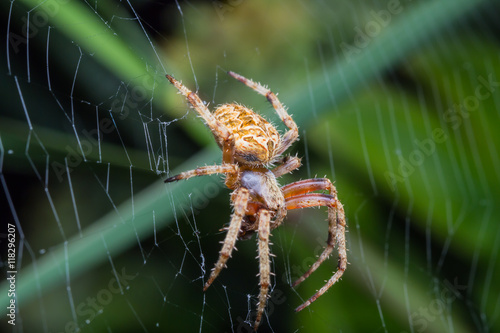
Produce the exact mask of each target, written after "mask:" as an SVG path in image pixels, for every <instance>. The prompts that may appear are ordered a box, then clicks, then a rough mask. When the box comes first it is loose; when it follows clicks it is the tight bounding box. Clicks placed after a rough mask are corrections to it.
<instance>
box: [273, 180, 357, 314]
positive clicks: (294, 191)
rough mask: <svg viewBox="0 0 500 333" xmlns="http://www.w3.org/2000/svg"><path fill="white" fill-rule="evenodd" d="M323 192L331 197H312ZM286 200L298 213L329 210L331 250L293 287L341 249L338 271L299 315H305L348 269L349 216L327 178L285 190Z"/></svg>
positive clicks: (298, 183)
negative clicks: (335, 249) (299, 209)
mask: <svg viewBox="0 0 500 333" xmlns="http://www.w3.org/2000/svg"><path fill="white" fill-rule="evenodd" d="M319 190H328V191H329V193H330V194H322V193H310V192H314V191H319ZM282 191H283V194H284V196H285V202H286V207H287V209H289V210H290V209H297V208H306V207H317V206H327V207H328V221H329V224H328V240H327V246H326V248H325V249H324V251H323V253H322V254H321V255H320V256H319V258H318V260H317V261H316V262H315V263H314V264H313V265H311V267H310V268H309V270H308V271H307V272H306V273H304V274H303V275H302V276H301V277H300V278H299V279H297V281H295V282H294V283H293V285H292V286H294V287H295V286H297V285H298V284H299V283H301V282H302V281H304V280H305V279H306V278H307V277H309V275H311V274H312V273H313V272H314V271H315V270H316V269H317V268H318V267H319V266H320V265H321V263H323V261H325V260H326V259H327V258H328V257H329V256H330V254H331V252H332V250H333V248H334V247H335V241H336V242H337V244H338V249H339V261H338V270H337V271H336V272H335V274H334V275H333V276H332V277H331V278H330V280H329V281H328V282H327V283H326V284H325V286H323V287H322V288H321V289H320V290H319V291H318V292H317V293H316V294H314V295H313V296H312V297H311V298H310V299H309V300H307V301H306V302H305V303H304V304H302V305H301V306H299V307H298V308H297V309H295V311H301V310H303V309H304V308H306V307H307V306H309V304H311V303H312V302H314V301H315V300H316V299H317V298H318V297H319V296H321V295H322V294H323V293H325V292H326V291H327V290H328V288H330V287H331V286H332V285H333V284H334V283H335V282H337V281H338V280H339V279H340V277H341V276H342V274H344V271H345V269H346V266H347V250H346V244H345V228H346V221H345V213H344V207H343V205H342V203H340V201H339V200H338V198H337V191H336V189H335V187H334V186H333V184H332V183H331V181H330V180H329V179H327V178H316V179H306V180H302V181H298V182H295V183H292V184H289V185H286V186H283V188H282Z"/></svg>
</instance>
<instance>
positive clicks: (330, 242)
mask: <svg viewBox="0 0 500 333" xmlns="http://www.w3.org/2000/svg"><path fill="white" fill-rule="evenodd" d="M281 190H282V191H283V195H284V196H285V200H287V199H288V198H290V199H291V198H293V197H294V196H298V195H301V194H306V193H309V192H313V191H319V190H328V191H329V194H330V196H331V197H332V198H336V196H337V190H336V189H335V186H333V184H332V182H331V181H330V180H329V179H328V178H313V179H306V180H301V181H298V182H294V183H291V184H288V185H285V186H283V187H282V188H281ZM290 199H289V200H290ZM337 223H338V216H337V209H336V208H335V207H330V206H329V207H328V239H327V241H326V244H327V246H326V247H325V249H324V250H323V253H321V255H320V256H319V258H318V260H317V261H316V262H315V263H314V264H313V265H311V267H310V268H309V270H308V271H307V272H306V273H304V274H303V275H302V276H301V277H300V278H299V279H297V281H295V282H294V283H293V284H292V287H295V286H297V285H298V284H299V283H301V282H303V281H304V280H305V279H307V278H308V277H309V275H311V274H312V273H313V272H314V271H315V270H316V269H317V268H318V267H319V266H320V265H321V264H322V263H323V261H325V260H326V259H328V257H329V256H330V254H331V253H332V251H333V248H334V247H335V237H334V235H335V233H336V230H337Z"/></svg>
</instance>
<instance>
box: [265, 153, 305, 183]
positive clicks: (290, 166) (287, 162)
mask: <svg viewBox="0 0 500 333" xmlns="http://www.w3.org/2000/svg"><path fill="white" fill-rule="evenodd" d="M300 160H301V159H300V158H298V157H297V156H285V157H283V159H282V160H281V161H280V162H279V163H280V164H281V165H278V166H277V167H276V168H274V169H273V170H271V171H272V173H273V174H274V176H275V177H276V178H278V177H281V176H283V175H284V174H287V173H289V172H292V171H293V170H295V169H297V168H298V167H300V166H301V163H300Z"/></svg>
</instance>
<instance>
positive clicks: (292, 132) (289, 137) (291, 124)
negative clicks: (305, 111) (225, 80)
mask: <svg viewBox="0 0 500 333" xmlns="http://www.w3.org/2000/svg"><path fill="white" fill-rule="evenodd" d="M227 73H228V74H229V75H230V76H232V77H233V78H235V79H236V80H238V81H240V82H242V83H244V84H245V85H246V86H247V87H250V88H252V89H253V90H255V91H256V92H257V93H259V94H261V95H263V96H265V97H266V98H267V100H268V101H269V102H270V103H271V105H272V106H273V108H274V109H275V110H276V113H278V116H279V117H280V119H281V121H283V123H284V124H285V125H286V127H288V128H289V130H288V131H287V132H286V133H285V134H284V135H283V137H282V140H281V144H280V146H279V147H278V149H277V150H276V156H279V155H281V154H282V153H283V152H285V150H287V149H288V147H290V146H291V145H292V143H294V142H295V141H296V140H297V139H298V137H299V130H298V128H297V124H296V123H295V121H294V120H293V119H292V117H290V115H289V114H288V113H287V112H286V109H285V107H284V106H283V104H281V102H280V101H279V99H278V97H276V95H275V94H274V93H273V92H272V91H271V90H269V89H268V88H266V87H264V86H262V85H261V84H260V83H256V82H254V81H252V80H250V79H247V78H246V77H244V76H242V75H240V74H237V73H235V72H231V71H229V72H227Z"/></svg>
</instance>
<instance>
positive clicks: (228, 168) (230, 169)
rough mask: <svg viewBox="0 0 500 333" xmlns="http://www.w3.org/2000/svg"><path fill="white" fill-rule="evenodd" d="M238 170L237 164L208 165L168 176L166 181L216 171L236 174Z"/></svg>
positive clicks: (210, 173)
mask: <svg viewBox="0 0 500 333" xmlns="http://www.w3.org/2000/svg"><path fill="white" fill-rule="evenodd" d="M238 170H239V168H238V165H236V164H222V165H206V166H203V167H199V168H196V169H193V170H190V171H185V172H182V173H180V174H178V175H175V176H172V177H170V178H167V179H165V183H170V182H175V181H178V180H181V179H188V178H191V177H196V176H206V175H213V174H215V173H226V174H236V173H238Z"/></svg>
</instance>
